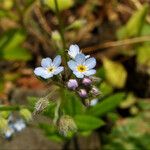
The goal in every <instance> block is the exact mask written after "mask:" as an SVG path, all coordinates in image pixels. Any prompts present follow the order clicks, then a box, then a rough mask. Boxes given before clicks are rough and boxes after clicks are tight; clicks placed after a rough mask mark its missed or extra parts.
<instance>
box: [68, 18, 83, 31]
mask: <svg viewBox="0 0 150 150" xmlns="http://www.w3.org/2000/svg"><path fill="white" fill-rule="evenodd" d="M85 24H86V20H84V19H80V20H75V21H74V22H73V23H72V24H71V25H69V26H68V27H67V29H68V30H70V29H80V28H82V27H83V26H84V25H85Z"/></svg>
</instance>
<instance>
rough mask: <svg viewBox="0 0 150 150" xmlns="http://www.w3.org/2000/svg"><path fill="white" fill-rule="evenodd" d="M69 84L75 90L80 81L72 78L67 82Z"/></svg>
mask: <svg viewBox="0 0 150 150" xmlns="http://www.w3.org/2000/svg"><path fill="white" fill-rule="evenodd" d="M67 86H68V88H69V89H71V90H75V89H76V88H77V87H78V82H77V80H75V79H70V80H69V81H68V82H67Z"/></svg>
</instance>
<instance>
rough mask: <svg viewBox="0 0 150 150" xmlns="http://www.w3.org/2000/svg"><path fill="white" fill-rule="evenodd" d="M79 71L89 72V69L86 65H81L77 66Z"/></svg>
mask: <svg viewBox="0 0 150 150" xmlns="http://www.w3.org/2000/svg"><path fill="white" fill-rule="evenodd" d="M77 70H78V71H79V72H85V71H86V70H87V67H86V66H84V65H79V66H77Z"/></svg>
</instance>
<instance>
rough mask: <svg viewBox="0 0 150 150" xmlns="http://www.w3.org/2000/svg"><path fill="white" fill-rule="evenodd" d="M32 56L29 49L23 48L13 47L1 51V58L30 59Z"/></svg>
mask: <svg viewBox="0 0 150 150" xmlns="http://www.w3.org/2000/svg"><path fill="white" fill-rule="evenodd" d="M31 58H32V56H31V54H30V53H29V51H28V50H27V49H25V48H21V47H15V48H12V49H7V50H4V51H3V59H6V60H22V61H28V60H31Z"/></svg>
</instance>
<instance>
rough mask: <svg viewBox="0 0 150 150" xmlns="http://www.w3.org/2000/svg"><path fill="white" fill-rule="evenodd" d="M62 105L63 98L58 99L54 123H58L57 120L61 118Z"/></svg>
mask: <svg viewBox="0 0 150 150" xmlns="http://www.w3.org/2000/svg"><path fill="white" fill-rule="evenodd" d="M60 105H61V100H60V99H59V100H57V105H56V107H55V113H54V119H53V123H54V124H56V123H57V120H58V118H59V109H60Z"/></svg>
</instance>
